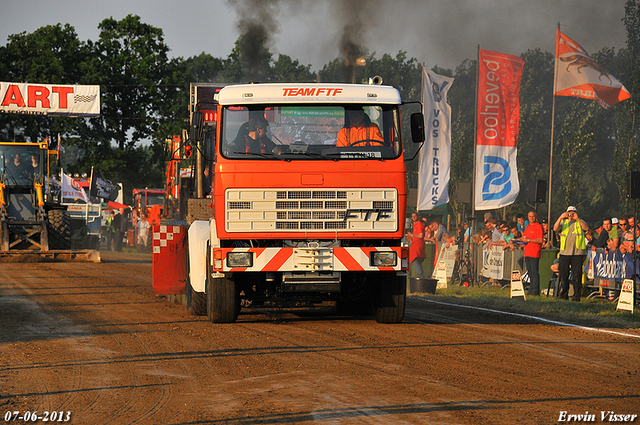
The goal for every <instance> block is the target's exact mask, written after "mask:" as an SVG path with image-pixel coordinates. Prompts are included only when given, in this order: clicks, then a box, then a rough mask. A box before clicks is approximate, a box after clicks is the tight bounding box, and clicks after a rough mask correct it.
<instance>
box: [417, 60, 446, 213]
mask: <svg viewBox="0 0 640 425" xmlns="http://www.w3.org/2000/svg"><path fill="white" fill-rule="evenodd" d="M422 80H423V84H424V86H423V87H422V104H423V106H424V131H425V143H424V148H423V149H422V151H421V152H420V168H419V169H418V210H432V209H434V208H436V207H438V206H440V205H444V204H446V203H447V202H449V177H450V171H451V106H449V104H448V103H447V91H448V90H449V88H450V87H451V85H452V84H453V78H449V77H445V76H442V75H438V74H435V73H434V72H432V71H430V70H428V69H425V68H423V69H422Z"/></svg>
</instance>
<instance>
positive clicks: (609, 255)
mask: <svg viewBox="0 0 640 425" xmlns="http://www.w3.org/2000/svg"><path fill="white" fill-rule="evenodd" d="M590 261H593V278H594V279H603V280H615V281H618V282H621V281H623V280H624V279H631V277H632V276H633V274H634V267H633V254H632V253H625V254H622V253H621V252H620V251H604V250H601V249H599V250H597V251H589V261H587V262H586V265H585V268H587V267H588V265H589V262H590ZM635 272H636V273H640V264H639V263H638V262H637V260H636V267H635Z"/></svg>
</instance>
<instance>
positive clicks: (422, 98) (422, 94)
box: [412, 62, 424, 213]
mask: <svg viewBox="0 0 640 425" xmlns="http://www.w3.org/2000/svg"><path fill="white" fill-rule="evenodd" d="M420 113H422V116H423V117H424V62H422V72H421V73H420ZM423 125H424V124H423ZM421 168H422V151H420V157H419V158H418V172H417V174H416V178H417V182H416V184H417V187H418V190H417V191H416V210H415V212H416V213H419V211H420V209H419V208H418V206H419V204H420V199H422V198H421V197H420V192H422V190H423V189H422V187H421V185H420V171H421ZM412 212H414V211H412Z"/></svg>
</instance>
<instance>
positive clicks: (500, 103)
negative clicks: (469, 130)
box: [474, 50, 524, 210]
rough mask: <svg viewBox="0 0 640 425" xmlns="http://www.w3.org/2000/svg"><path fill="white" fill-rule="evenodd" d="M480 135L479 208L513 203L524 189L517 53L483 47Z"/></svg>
mask: <svg viewBox="0 0 640 425" xmlns="http://www.w3.org/2000/svg"><path fill="white" fill-rule="evenodd" d="M479 59H480V60H479V78H478V109H477V111H476V112H477V117H476V119H477V135H476V164H475V173H476V183H475V191H474V192H475V209H476V210H490V209H495V208H501V207H504V206H506V205H509V204H512V203H513V202H514V201H515V200H516V197H517V196H518V193H519V192H520V183H519V181H518V168H517V165H516V156H517V149H516V143H517V141H518V126H519V117H520V99H519V96H520V78H521V77H522V66H523V65H524V61H523V60H522V59H520V58H518V57H517V56H513V55H506V54H503V53H496V52H491V51H488V50H480V58H479Z"/></svg>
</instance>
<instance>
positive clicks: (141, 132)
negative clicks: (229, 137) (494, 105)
mask: <svg viewBox="0 0 640 425" xmlns="http://www.w3.org/2000/svg"><path fill="white" fill-rule="evenodd" d="M621 24H622V25H624V27H625V29H626V33H627V44H626V47H624V48H621V49H619V50H617V51H616V50H614V49H612V48H608V47H605V48H602V49H601V50H599V51H598V52H595V53H592V54H591V56H592V58H593V59H594V60H595V61H596V62H597V63H599V64H600V65H602V66H604V68H605V69H607V71H608V72H609V73H611V74H612V75H614V76H616V78H617V79H618V80H620V82H622V83H623V84H624V85H625V87H626V88H627V89H628V90H629V91H630V92H631V99H628V100H625V101H623V102H621V103H619V104H617V105H615V106H614V107H613V108H611V109H610V110H605V109H603V108H602V107H600V106H599V105H598V103H597V102H595V101H590V100H586V99H579V98H573V97H556V115H555V129H554V166H553V170H554V175H553V182H554V184H553V193H552V205H553V215H557V214H559V213H560V212H561V211H562V210H563V209H564V208H566V206H567V205H576V206H578V208H579V209H580V211H581V214H580V215H581V217H584V218H585V219H587V220H588V221H590V222H593V221H596V220H599V219H602V218H603V217H605V216H607V215H613V216H616V215H621V214H622V213H623V212H633V208H634V206H635V205H634V203H633V200H628V199H627V197H626V195H627V173H628V172H629V171H640V155H639V150H638V147H639V145H640V137H639V136H640V134H639V130H638V122H640V121H639V120H638V118H640V109H639V108H638V106H639V105H640V103H639V100H640V0H628V1H627V3H626V6H625V16H624V18H623V19H622V22H621ZM98 28H99V37H98V40H96V41H91V40H87V41H82V40H80V39H79V38H78V36H77V34H76V32H75V29H74V28H73V27H72V26H70V25H69V24H66V25H62V24H57V25H49V26H44V27H41V28H39V29H37V30H35V31H34V32H32V33H26V32H23V33H19V34H14V35H11V36H9V38H8V42H7V44H6V45H4V46H0V81H6V82H31V83H43V84H87V85H100V91H101V99H102V100H101V104H102V105H101V115H100V116H99V117H95V118H67V117H56V116H33V115H20V114H0V139H3V140H31V141H41V140H44V139H45V138H49V139H50V140H57V137H58V134H60V136H61V140H62V143H63V146H64V148H65V154H64V156H63V166H64V168H65V170H67V171H68V172H71V173H75V172H78V173H83V172H87V173H89V172H90V171H91V167H94V168H95V169H98V170H100V172H101V174H102V175H104V176H107V177H109V178H110V179H111V180H112V181H117V182H122V183H123V184H124V187H125V201H126V200H128V199H129V198H128V197H130V196H131V193H130V192H131V191H130V188H133V187H162V184H163V181H164V179H163V176H164V171H165V164H166V163H165V159H166V154H165V152H164V140H165V139H166V138H167V137H170V136H171V135H173V134H180V133H181V130H182V129H183V128H186V126H187V119H188V110H187V109H188V108H187V106H188V94H189V83H192V82H201V83H207V82H215V83H242V82H248V81H260V82H279V81H282V82H285V81H286V82H315V81H322V82H351V81H352V80H353V79H354V78H355V81H358V82H360V81H362V82H365V81H367V80H368V79H369V78H370V77H373V76H375V75H379V76H381V77H382V78H383V80H384V84H388V85H392V86H394V87H396V88H398V90H399V91H400V93H401V95H402V99H403V100H404V101H418V100H420V97H421V73H422V63H421V62H419V61H418V60H417V59H416V58H412V57H408V56H407V53H406V52H404V51H399V52H398V53H396V54H395V55H392V54H389V53H384V54H382V56H380V57H379V56H378V55H377V54H376V53H375V52H368V51H364V52H362V54H363V56H364V57H365V65H364V66H359V67H356V68H353V67H350V66H348V65H347V64H346V63H345V61H344V60H343V59H341V58H336V59H334V60H332V61H331V62H329V63H327V64H325V65H324V66H323V67H322V68H321V69H320V70H318V71H313V70H312V69H311V66H310V65H304V64H301V63H300V62H299V61H298V60H295V59H293V58H291V57H290V56H287V55H284V54H279V55H277V56H276V55H274V54H272V53H271V52H270V51H269V49H268V48H267V47H265V46H264V44H260V43H258V48H257V49H256V47H255V46H256V43H255V40H251V39H249V36H248V35H241V36H240V37H239V38H238V39H237V40H236V42H235V45H234V48H233V49H232V51H231V53H230V54H229V55H228V56H227V57H226V58H216V57H213V56H211V55H210V54H207V53H204V52H203V53H201V54H200V55H197V56H193V57H190V58H186V59H185V58H182V57H177V58H169V56H168V52H169V50H170V49H169V46H167V44H166V43H165V41H164V35H163V31H162V29H160V28H156V27H153V26H151V25H148V24H146V23H144V22H142V21H141V19H140V17H139V16H136V15H129V16H127V17H125V18H123V19H122V20H119V21H118V20H115V19H113V18H108V19H105V20H103V21H102V22H100V24H99V25H98ZM577 41H580V40H577ZM505 53H507V52H505ZM520 57H521V58H522V59H523V60H524V62H525V65H524V69H523V75H522V81H521V88H520V133H519V139H518V158H517V161H518V175H519V178H520V185H521V191H520V195H519V196H518V200H517V201H516V202H515V203H514V204H513V205H511V206H509V207H507V208H506V211H505V213H506V215H507V216H508V217H510V216H511V215H513V214H515V213H516V212H526V210H527V209H530V208H531V206H532V205H533V201H534V195H535V188H536V182H537V180H538V179H542V180H548V178H549V155H550V138H551V106H552V100H553V93H552V91H553V73H554V54H553V53H552V52H544V51H542V50H540V49H530V50H527V51H526V52H523V53H521V54H520ZM476 68H477V61H476V60H475V59H467V60H464V61H463V62H462V63H461V64H459V65H458V66H457V67H456V68H455V69H443V68H440V67H434V68H433V71H434V72H436V73H438V74H442V75H446V76H450V77H453V78H455V81H454V84H453V86H452V87H451V89H450V90H449V92H448V101H449V103H450V104H451V107H452V126H451V128H452V155H451V181H450V191H451V195H452V196H451V202H450V204H449V207H450V208H451V209H452V210H453V211H454V212H460V211H462V209H463V207H466V209H465V211H467V212H468V211H469V210H470V207H469V206H468V205H466V206H464V205H462V204H460V203H458V202H456V196H455V193H456V191H457V187H458V184H459V183H464V182H471V181H472V170H473V142H474V137H473V132H474V118H475V84H476V83H475V81H476ZM416 110H418V106H416V105H412V106H406V107H405V109H404V110H403V128H404V131H405V135H406V134H408V124H407V120H408V117H409V114H410V112H415V111H416ZM405 139H406V140H408V138H407V137H405ZM416 149H417V146H415V145H412V144H411V143H405V154H406V156H407V158H411V157H412V156H413V155H414V154H415V152H416ZM407 167H408V169H409V187H413V188H415V187H416V185H417V169H418V160H417V158H416V160H414V161H411V162H408V163H407ZM539 207H540V209H539V212H540V213H541V215H542V216H545V215H546V204H545V205H540V206H539ZM499 213H500V215H501V214H502V211H500V212H499Z"/></svg>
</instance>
